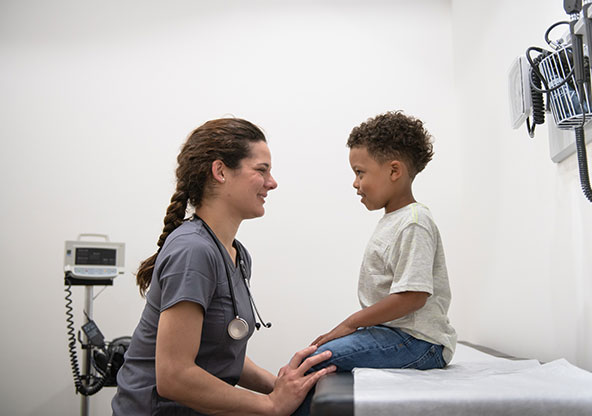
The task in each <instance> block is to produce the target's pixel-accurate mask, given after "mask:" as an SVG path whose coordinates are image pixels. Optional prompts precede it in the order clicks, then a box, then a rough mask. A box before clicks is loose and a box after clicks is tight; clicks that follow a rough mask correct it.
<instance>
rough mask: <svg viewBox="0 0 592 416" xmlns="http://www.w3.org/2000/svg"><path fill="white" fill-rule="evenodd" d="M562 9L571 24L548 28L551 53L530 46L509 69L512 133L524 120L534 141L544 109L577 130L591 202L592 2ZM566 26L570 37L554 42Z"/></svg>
mask: <svg viewBox="0 0 592 416" xmlns="http://www.w3.org/2000/svg"><path fill="white" fill-rule="evenodd" d="M563 7H564V9H565V11H566V13H567V14H568V15H569V17H570V21H569V22H567V21H561V22H557V23H555V24H553V25H551V26H550V27H549V28H548V29H547V31H546V33H545V40H546V42H547V44H548V46H549V49H543V48H540V47H535V46H533V47H530V48H528V49H527V50H526V54H525V56H521V57H519V58H517V59H516V60H515V61H514V63H513V64H512V66H511V68H510V71H509V76H508V87H509V97H510V113H511V122H512V127H513V128H514V129H516V128H518V127H520V126H521V125H522V124H523V123H524V122H526V127H527V131H528V134H529V135H530V137H534V132H535V127H536V125H537V124H543V123H544V122H545V107H546V108H547V111H551V113H552V114H553V120H554V123H555V125H556V126H557V127H558V128H559V129H561V130H573V131H574V132H575V149H576V153H577V157H578V166H579V171H580V183H581V187H582V190H583V192H584V195H585V196H586V198H587V199H588V200H589V201H590V202H592V189H591V187H590V177H589V173H588V159H587V154H586V139H585V135H584V126H585V125H586V124H588V123H589V122H590V121H592V94H591V90H590V59H589V51H592V0H586V1H584V5H583V6H582V0H564V2H563ZM580 12H581V13H580ZM562 25H566V26H568V27H569V33H568V34H566V35H564V36H563V37H561V38H559V39H557V40H550V38H549V35H550V32H551V31H552V30H553V29H555V28H556V27H558V26H562ZM533 54H536V56H534V57H533V56H532V55H533ZM545 96H546V98H547V102H546V105H545V101H544V97H545Z"/></svg>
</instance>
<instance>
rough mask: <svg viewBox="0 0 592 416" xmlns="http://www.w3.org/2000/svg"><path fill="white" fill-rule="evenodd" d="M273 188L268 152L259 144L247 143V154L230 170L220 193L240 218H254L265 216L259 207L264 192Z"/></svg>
mask: <svg viewBox="0 0 592 416" xmlns="http://www.w3.org/2000/svg"><path fill="white" fill-rule="evenodd" d="M276 187H277V182H276V181H275V179H274V178H273V176H271V153H270V151H269V147H268V146H267V143H265V142H263V141H259V142H255V143H252V144H251V154H250V156H248V157H246V158H245V159H243V160H242V161H241V165H240V167H239V168H238V169H236V170H234V171H231V173H230V175H229V178H228V179H227V181H226V186H224V188H223V192H224V193H225V194H226V196H227V197H228V201H229V203H230V204H231V205H232V207H233V209H234V210H235V211H236V213H237V215H238V216H239V218H241V219H249V218H257V217H261V216H263V214H265V209H264V208H263V204H265V198H266V197H267V193H268V192H269V191H271V190H272V189H275V188H276Z"/></svg>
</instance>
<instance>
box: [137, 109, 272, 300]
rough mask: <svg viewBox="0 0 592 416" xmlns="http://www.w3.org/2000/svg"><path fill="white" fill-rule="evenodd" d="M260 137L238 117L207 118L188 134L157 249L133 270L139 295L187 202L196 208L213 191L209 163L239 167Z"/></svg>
mask: <svg viewBox="0 0 592 416" xmlns="http://www.w3.org/2000/svg"><path fill="white" fill-rule="evenodd" d="M259 141H264V142H265V141H266V140H265V135H264V134H263V132H262V131H261V130H260V129H259V128H258V127H257V126H255V125H254V124H251V123H250V122H248V121H246V120H242V119H239V118H225V119H218V120H210V121H208V122H206V123H205V124H203V125H202V126H200V127H198V128H197V129H195V130H194V131H193V132H192V133H191V134H190V135H189V137H188V139H187V141H186V142H185V144H184V145H183V147H182V149H181V152H180V153H179V155H178V156H177V162H178V167H177V171H176V176H177V189H176V190H175V193H174V194H173V196H172V197H171V203H170V204H169V206H168V208H167V211H166V215H165V217H164V227H163V229H162V233H161V234H160V237H159V238H158V243H157V246H158V250H157V252H156V253H155V254H153V255H152V256H150V257H148V258H147V259H146V260H144V261H143V262H142V263H141V264H140V268H139V269H138V273H137V274H136V283H137V284H138V286H139V288H140V294H141V295H142V296H144V295H145V293H146V290H148V286H150V282H151V281H152V273H153V271H154V265H155V263H156V257H157V256H158V253H159V252H160V249H161V248H162V247H163V246H164V243H165V241H166V239H167V238H168V236H169V235H170V234H171V233H172V232H173V231H174V230H175V229H176V228H177V227H179V226H180V225H181V224H182V223H183V220H184V218H185V213H186V212H187V206H188V205H189V204H191V206H192V207H193V208H199V207H200V206H201V204H202V202H203V200H204V198H205V197H212V196H213V195H214V190H213V188H212V172H211V168H212V163H213V162H214V161H215V160H221V161H222V162H224V164H225V165H226V166H227V167H228V168H229V169H238V168H239V167H240V164H241V161H242V160H243V159H244V158H246V157H248V156H249V154H250V151H251V150H250V149H251V148H250V145H251V143H255V142H259Z"/></svg>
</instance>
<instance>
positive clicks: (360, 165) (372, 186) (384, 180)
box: [349, 147, 399, 211]
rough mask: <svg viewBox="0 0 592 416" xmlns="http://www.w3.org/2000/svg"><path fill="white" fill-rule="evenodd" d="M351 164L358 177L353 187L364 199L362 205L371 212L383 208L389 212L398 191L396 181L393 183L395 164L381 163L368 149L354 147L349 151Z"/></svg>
mask: <svg viewBox="0 0 592 416" xmlns="http://www.w3.org/2000/svg"><path fill="white" fill-rule="evenodd" d="M349 163H350V165H351V168H352V169H353V171H354V174H355V175H356V178H355V180H354V183H353V186H354V188H356V190H357V191H358V195H360V196H361V197H362V201H361V202H362V204H364V205H365V206H366V208H368V209H369V210H370V211H374V210H377V209H382V208H386V209H387V211H388V206H389V204H390V203H391V201H392V200H393V197H394V196H395V193H396V189H397V187H396V184H395V182H396V180H395V181H393V165H392V163H393V162H384V163H380V162H378V161H376V159H374V158H373V157H372V156H371V155H370V154H369V153H368V150H367V149H366V147H353V148H351V149H350V151H349ZM396 163H399V162H396Z"/></svg>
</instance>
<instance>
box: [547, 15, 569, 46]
mask: <svg viewBox="0 0 592 416" xmlns="http://www.w3.org/2000/svg"><path fill="white" fill-rule="evenodd" d="M559 25H569V22H567V21H565V20H562V21H561V22H555V23H553V24H552V25H551V26H549V28H548V29H547V31H546V32H545V42H547V45H549V46H553V41H551V40H549V33H551V31H552V30H553V29H555V28H556V27H557V26H559ZM557 44H559V42H557Z"/></svg>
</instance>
